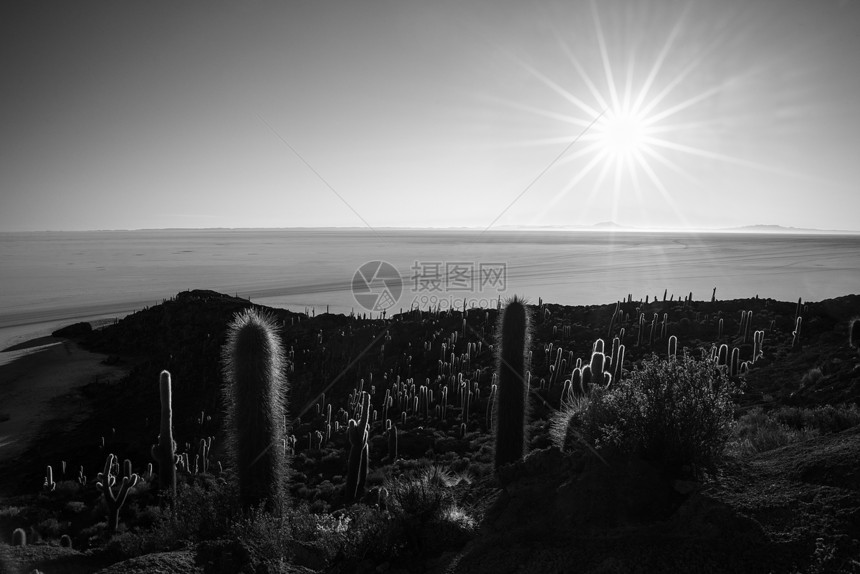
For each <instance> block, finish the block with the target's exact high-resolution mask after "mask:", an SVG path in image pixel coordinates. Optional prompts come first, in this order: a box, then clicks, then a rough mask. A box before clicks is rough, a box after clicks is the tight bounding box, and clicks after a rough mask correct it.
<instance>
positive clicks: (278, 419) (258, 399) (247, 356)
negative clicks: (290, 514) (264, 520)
mask: <svg viewBox="0 0 860 574" xmlns="http://www.w3.org/2000/svg"><path fill="white" fill-rule="evenodd" d="M222 361H223V367H224V381H225V385H224V393H223V394H224V404H225V406H226V408H227V421H226V425H225V428H226V430H227V433H226V438H227V449H228V452H230V454H231V455H232V460H233V464H234V465H235V468H236V473H237V475H238V477H239V498H240V501H241V504H242V507H243V508H245V509H250V508H251V507H253V506H256V505H259V504H261V503H264V504H265V506H266V509H267V510H274V509H275V508H276V507H277V504H278V503H279V502H280V500H281V496H282V494H283V486H284V484H283V483H284V473H285V463H286V460H285V459H286V456H285V455H284V454H283V451H281V452H279V451H280V449H278V448H275V447H276V446H279V445H282V444H283V439H284V434H285V431H284V425H283V424H282V421H283V419H284V415H285V409H286V387H287V380H286V377H285V376H284V374H283V370H284V369H283V364H284V359H283V350H282V349H281V342H280V338H279V337H278V333H277V329H276V327H275V323H274V321H273V320H272V318H271V317H269V316H268V315H265V314H262V313H259V312H258V311H256V310H254V309H247V310H245V311H241V312H239V313H237V314H236V316H235V317H234V318H233V321H232V322H231V323H230V325H229V327H228V329H227V342H226V343H225V345H224V348H223V349H222Z"/></svg>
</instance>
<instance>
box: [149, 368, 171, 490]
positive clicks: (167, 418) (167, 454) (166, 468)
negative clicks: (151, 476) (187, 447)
mask: <svg viewBox="0 0 860 574" xmlns="http://www.w3.org/2000/svg"><path fill="white" fill-rule="evenodd" d="M158 387H159V392H160V394H161V426H160V427H159V433H160V434H159V435H158V444H155V445H152V449H151V453H152V458H153V459H155V462H157V463H158V487H159V488H160V489H161V490H162V491H165V490H167V489H168V488H169V489H170V493H171V495H172V496H173V497H174V498H175V497H176V462H175V460H176V458H175V455H176V442H175V441H174V440H173V403H172V389H171V381H170V373H169V372H167V371H161V375H159V377H158Z"/></svg>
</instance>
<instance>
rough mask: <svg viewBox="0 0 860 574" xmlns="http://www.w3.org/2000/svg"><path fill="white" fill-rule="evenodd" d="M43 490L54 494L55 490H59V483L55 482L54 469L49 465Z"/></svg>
mask: <svg viewBox="0 0 860 574" xmlns="http://www.w3.org/2000/svg"><path fill="white" fill-rule="evenodd" d="M42 488H43V489H44V490H45V492H54V489H55V488H57V483H56V482H54V469H52V468H51V465H50V464H49V465H48V469H47V471H46V474H45V483H44V484H43V485H42Z"/></svg>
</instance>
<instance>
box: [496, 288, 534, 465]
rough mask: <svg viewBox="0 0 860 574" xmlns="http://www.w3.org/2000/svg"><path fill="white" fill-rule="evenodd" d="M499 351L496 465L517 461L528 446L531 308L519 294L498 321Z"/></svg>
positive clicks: (506, 307) (497, 368) (510, 302)
mask: <svg viewBox="0 0 860 574" xmlns="http://www.w3.org/2000/svg"><path fill="white" fill-rule="evenodd" d="M499 325H500V328H499V329H498V331H497V335H496V340H497V341H498V347H499V354H498V357H497V362H496V372H497V373H498V377H499V391H498V397H497V399H496V416H495V423H496V429H495V434H496V445H495V447H496V448H495V461H494V465H495V468H496V469H498V468H499V467H501V466H503V465H505V464H508V463H511V462H514V461H517V460H519V459H520V458H522V457H523V455H524V454H525V448H526V444H527V442H526V404H527V403H526V397H527V389H526V381H525V354H526V349H528V346H529V345H528V340H529V316H528V311H527V309H526V307H525V305H524V304H523V302H522V301H521V300H519V299H518V298H517V297H514V298H513V299H511V300H510V301H509V302H508V304H507V305H506V306H505V310H504V312H503V313H502V316H501V318H500V321H499Z"/></svg>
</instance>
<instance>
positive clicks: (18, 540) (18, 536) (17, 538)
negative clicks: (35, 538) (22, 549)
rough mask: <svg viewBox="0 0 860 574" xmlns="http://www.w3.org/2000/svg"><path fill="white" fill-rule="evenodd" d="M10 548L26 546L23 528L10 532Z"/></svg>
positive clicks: (25, 534)
mask: <svg viewBox="0 0 860 574" xmlns="http://www.w3.org/2000/svg"><path fill="white" fill-rule="evenodd" d="M12 546H27V533H26V532H24V529H23V528H16V529H15V530H13V531H12Z"/></svg>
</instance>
